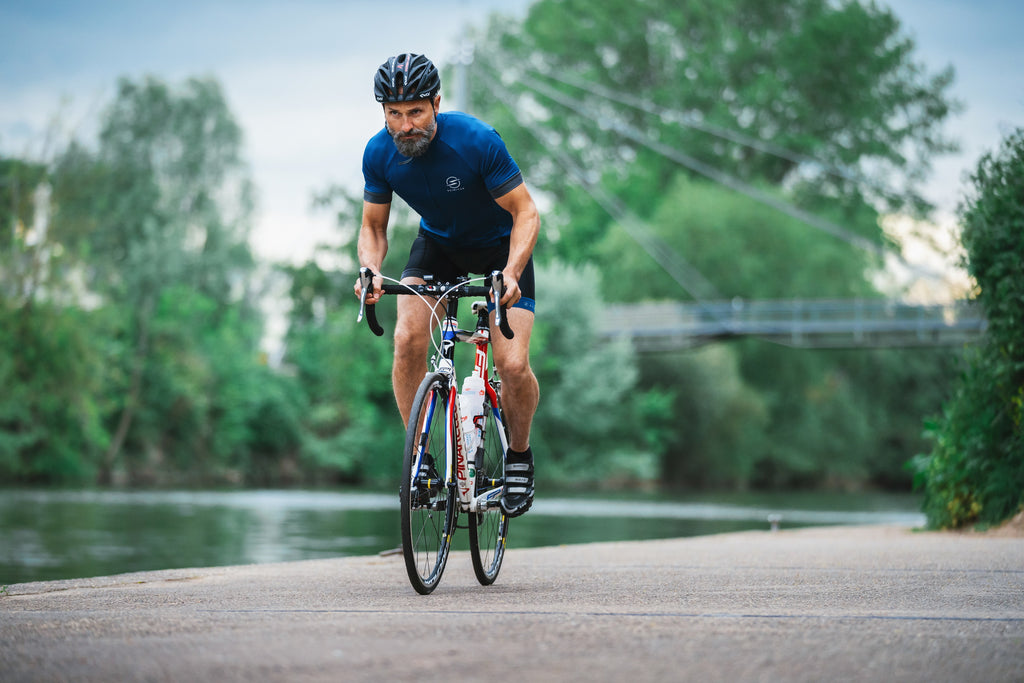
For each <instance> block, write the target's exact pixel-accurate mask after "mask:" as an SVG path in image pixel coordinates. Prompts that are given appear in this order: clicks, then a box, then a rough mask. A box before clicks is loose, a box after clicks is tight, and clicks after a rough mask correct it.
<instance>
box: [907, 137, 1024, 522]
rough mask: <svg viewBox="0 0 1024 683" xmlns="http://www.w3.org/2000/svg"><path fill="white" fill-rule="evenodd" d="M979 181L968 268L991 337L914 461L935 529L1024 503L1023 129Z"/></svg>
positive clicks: (967, 224) (968, 232)
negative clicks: (928, 447) (928, 444)
mask: <svg viewBox="0 0 1024 683" xmlns="http://www.w3.org/2000/svg"><path fill="white" fill-rule="evenodd" d="M971 183H972V187H971V192H970V193H969V194H968V195H967V196H966V198H965V199H964V201H963V203H961V205H960V220H961V228H962V239H963V245H964V249H965V251H966V261H965V265H966V267H967V270H968V272H969V273H970V274H971V276H972V277H973V278H974V280H975V281H976V283H977V290H976V293H975V299H976V300H977V302H978V304H979V305H980V306H981V307H982V309H983V310H984V311H985V315H986V317H987V319H988V330H987V333H986V338H985V340H984V343H983V344H982V345H980V347H979V348H977V349H975V350H974V351H973V352H972V353H970V354H969V355H968V358H967V364H966V368H965V370H964V373H963V376H962V377H961V379H960V382H959V384H958V385H957V387H956V390H955V393H954V394H953V396H952V398H950V399H949V401H948V402H947V403H946V406H945V409H944V410H943V413H942V415H941V417H939V418H938V419H937V420H935V421H934V422H933V423H931V425H930V432H931V435H932V438H933V440H934V442H933V446H932V450H931V453H930V454H929V455H927V456H923V457H921V458H918V459H917V460H916V462H915V464H916V467H917V470H918V483H919V485H920V486H921V487H922V488H923V489H924V492H925V502H924V510H925V513H926V514H927V516H928V523H929V526H932V527H935V528H949V527H961V526H965V525H968V524H972V523H975V522H980V523H983V524H995V523H998V522H1001V521H1003V520H1004V519H1006V518H1007V517H1010V516H1011V515H1013V514H1014V513H1016V512H1017V511H1018V510H1019V509H1020V507H1021V505H1022V504H1024V322H1022V321H1024V129H1017V130H1016V131H1014V132H1013V133H1012V134H1010V135H1009V136H1008V137H1007V138H1006V139H1005V140H1004V141H1003V143H1002V146H1001V148H1000V149H999V150H998V151H997V152H996V153H989V154H986V155H984V156H983V157H982V158H981V160H980V161H979V162H978V166H977V169H976V171H975V172H974V174H973V175H972V177H971Z"/></svg>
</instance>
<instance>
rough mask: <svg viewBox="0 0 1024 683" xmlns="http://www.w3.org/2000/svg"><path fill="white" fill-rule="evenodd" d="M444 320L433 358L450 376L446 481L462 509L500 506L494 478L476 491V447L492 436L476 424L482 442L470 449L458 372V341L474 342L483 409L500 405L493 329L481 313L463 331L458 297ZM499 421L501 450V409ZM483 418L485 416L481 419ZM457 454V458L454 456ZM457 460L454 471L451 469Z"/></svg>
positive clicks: (450, 302) (498, 486) (503, 440)
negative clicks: (494, 374)
mask: <svg viewBox="0 0 1024 683" xmlns="http://www.w3.org/2000/svg"><path fill="white" fill-rule="evenodd" d="M446 304H447V306H446V310H447V313H446V314H445V317H444V319H443V320H442V322H441V344H440V351H439V353H438V355H436V356H435V357H434V360H433V366H434V367H433V371H435V372H441V373H443V374H444V375H446V376H447V377H448V411H447V415H446V417H445V419H446V424H447V429H446V430H445V431H446V436H445V449H446V453H445V455H446V457H445V482H452V481H454V482H455V485H456V491H457V494H458V500H459V507H460V508H461V510H462V511H463V512H483V511H485V510H487V509H488V508H493V507H497V505H498V501H499V499H500V497H501V482H497V481H493V480H492V485H491V487H490V488H488V489H487V490H486V491H484V492H483V493H480V494H479V495H478V494H477V492H476V483H477V481H476V480H477V477H476V450H480V449H482V448H483V446H484V442H485V440H486V439H487V438H489V437H490V438H493V435H490V434H487V433H486V432H485V431H484V425H483V424H480V425H474V427H476V428H479V429H480V430H481V440H480V443H478V444H474V452H472V453H471V452H469V449H468V448H467V445H468V444H467V441H466V434H465V433H464V431H463V429H462V411H461V406H460V403H459V400H458V393H459V383H458V377H457V376H456V372H455V344H456V343H457V342H464V343H468V344H473V345H474V346H475V347H476V354H475V358H474V362H473V373H472V374H473V375H475V376H476V377H479V378H480V379H482V380H483V383H484V390H485V391H486V392H487V399H488V400H487V401H485V403H484V410H485V411H486V410H490V409H491V406H497V405H498V394H497V392H496V391H495V389H494V386H493V385H492V384H491V382H490V365H489V362H488V361H489V358H490V355H489V353H488V348H489V346H490V336H491V334H490V329H489V327H488V325H487V324H486V323H485V322H484V323H483V324H481V322H480V321H482V318H481V317H480V316H478V324H477V328H476V330H475V331H473V332H469V331H466V330H460V329H459V328H458V320H457V318H456V315H457V309H458V302H457V300H455V299H448V300H447V301H446ZM435 407H436V406H434V405H432V406H431V408H430V411H429V414H430V415H433V412H434V409H435ZM494 418H495V422H496V423H497V426H498V429H497V430H496V431H497V432H498V438H499V439H500V440H501V447H502V450H503V451H504V450H506V449H507V448H508V442H507V440H506V437H505V430H504V429H503V428H502V425H503V420H504V416H503V415H502V414H501V411H500V409H499V410H498V411H497V413H496V414H495V416H494ZM481 419H482V418H481ZM452 456H454V457H452ZM422 457H423V452H422V450H421V451H420V452H419V453H418V454H417V460H418V461H420V460H421V459H422ZM453 463H454V472H453V471H452V467H453ZM417 464H418V463H417Z"/></svg>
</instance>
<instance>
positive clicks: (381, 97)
mask: <svg viewBox="0 0 1024 683" xmlns="http://www.w3.org/2000/svg"><path fill="white" fill-rule="evenodd" d="M440 89H441V79H440V75H439V74H438V71H437V68H436V67H435V66H434V64H433V63H432V62H431V61H430V60H429V59H428V58H427V57H426V56H424V55H421V54H414V53H404V54H400V55H397V56H395V57H391V58H389V59H388V60H387V61H386V62H384V63H383V64H382V65H381V66H380V67H379V68H378V69H377V73H376V75H375V77H374V83H373V90H374V96H375V97H376V99H377V101H378V102H380V103H381V104H382V105H383V108H384V128H383V129H382V130H381V131H380V132H378V133H377V134H376V135H374V136H373V137H372V138H370V141H369V142H368V143H367V145H366V150H365V151H364V153H363V178H364V182H365V188H364V191H363V218H362V226H361V228H360V230H359V241H358V257H359V264H360V266H365V267H369V268H371V269H372V270H373V272H374V273H377V274H378V275H379V274H380V273H381V264H382V263H383V261H384V256H385V254H386V253H387V251H388V238H387V227H388V219H389V216H390V212H391V200H392V196H393V193H397V194H398V196H400V197H401V198H402V199H404V200H405V202H406V203H407V204H408V205H409V206H410V207H412V209H413V210H414V211H416V213H418V214H419V216H420V229H419V235H418V236H417V237H416V239H415V240H414V241H413V243H412V247H411V249H410V253H409V260H408V263H407V264H406V266H405V269H404V270H403V271H402V282H403V283H410V284H411V283H422V282H424V281H425V280H424V279H423V276H424V275H426V274H432V275H433V276H434V277H435V279H436V280H437V281H441V282H454V281H456V280H457V279H458V278H459V277H461V276H465V275H467V274H469V273H475V274H486V273H490V272H491V271H493V270H501V271H502V273H503V275H504V279H505V284H506V292H505V295H504V296H503V297H502V299H501V302H502V303H503V304H505V305H506V306H508V321H509V323H510V325H511V326H512V329H513V330H514V331H515V337H514V339H511V340H509V339H506V338H505V337H504V336H503V335H501V334H492V335H491V339H492V345H493V350H494V362H495V365H496V366H497V369H498V374H499V375H500V376H501V382H502V406H503V408H504V410H505V415H506V420H507V422H508V426H509V448H508V453H507V455H506V469H505V482H506V483H505V490H504V491H503V492H502V499H501V506H502V509H503V510H504V512H505V514H507V515H509V516H510V517H516V516H518V515H521V514H523V513H524V512H526V511H527V510H529V509H530V506H531V505H532V504H533V494H534V466H533V453H532V451H531V450H530V425H531V423H532V422H533V415H534V413H535V412H536V409H537V401H538V398H539V395H540V391H539V387H538V385H537V378H536V377H535V376H534V374H533V371H532V369H531V368H530V358H529V350H530V349H529V347H530V333H531V331H532V329H533V310H534V273H533V256H532V255H533V248H534V245H535V244H536V242H537V235H538V234H539V232H540V217H539V214H538V212H537V207H536V205H535V204H534V201H533V198H532V197H531V196H530V193H529V191H528V190H527V188H526V185H525V183H524V182H523V176H522V173H521V172H520V170H519V167H518V166H517V165H516V163H515V161H514V160H513V159H512V157H511V155H510V154H509V153H508V150H507V149H506V147H505V144H504V142H503V141H502V140H501V138H500V137H499V135H498V133H497V132H496V131H495V130H494V128H492V127H491V126H489V125H487V124H486V123H484V122H482V121H480V120H479V119H476V118H474V117H472V116H470V115H468V114H464V113H460V112H454V111H452V112H444V113H439V112H438V107H439V106H440V103H441V95H440ZM382 284H383V280H382V279H381V278H380V277H377V278H375V280H374V293H373V294H371V295H370V296H368V297H367V299H366V302H367V303H368V304H372V303H376V302H377V300H378V298H379V292H380V287H381V285H382ZM355 289H356V295H357V296H359V295H360V294H361V291H360V286H359V283H358V282H357V283H356V287H355ZM492 325H493V317H492ZM430 328H431V316H430V310H429V308H428V307H427V306H426V305H424V303H423V302H422V301H420V300H419V299H418V298H417V297H411V296H402V297H398V321H397V323H396V326H395V356H394V365H393V367H392V372H391V380H392V384H393V387H394V392H395V400H396V402H397V403H398V409H399V412H401V414H402V420H403V421H404V422H405V423H406V425H408V422H409V412H410V410H411V409H412V401H413V398H414V397H415V394H416V389H417V387H418V386H419V383H420V380H421V379H422V378H423V375H424V372H425V371H426V358H427V352H428V349H429V343H430V332H429V330H430Z"/></svg>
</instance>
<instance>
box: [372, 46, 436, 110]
mask: <svg viewBox="0 0 1024 683" xmlns="http://www.w3.org/2000/svg"><path fill="white" fill-rule="evenodd" d="M440 90H441V76H440V74H439V73H438V72H437V67H435V66H434V63H433V62H431V61H430V60H429V59H427V58H426V57H425V56H424V55H417V54H414V53H412V52H408V53H403V54H400V55H398V56H397V57H391V58H390V59H388V61H386V62H384V63H383V64H381V65H380V68H378V69H377V75H376V76H374V78H373V95H374V97H376V98H377V101H378V102H411V101H413V100H430V99H433V98H434V95H436V94H437V93H438V92H439V91H440Z"/></svg>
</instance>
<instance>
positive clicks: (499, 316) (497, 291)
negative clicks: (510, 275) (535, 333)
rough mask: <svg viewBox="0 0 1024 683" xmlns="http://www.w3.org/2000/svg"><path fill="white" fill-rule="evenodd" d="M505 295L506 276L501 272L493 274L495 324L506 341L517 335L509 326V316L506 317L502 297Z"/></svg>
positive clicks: (492, 289)
mask: <svg viewBox="0 0 1024 683" xmlns="http://www.w3.org/2000/svg"><path fill="white" fill-rule="evenodd" d="M504 294H505V275H504V274H503V273H502V272H501V271H500V270H495V271H493V272H492V273H491V298H492V299H493V300H494V322H495V323H497V324H498V329H500V330H501V333H502V334H503V335H504V336H505V339H512V338H513V337H515V336H516V335H515V333H514V332H513V331H512V328H511V327H509V324H508V316H506V315H505V307H504V306H503V305H502V304H501V297H502V296H503V295H504Z"/></svg>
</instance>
